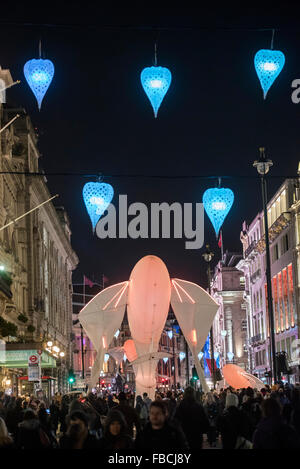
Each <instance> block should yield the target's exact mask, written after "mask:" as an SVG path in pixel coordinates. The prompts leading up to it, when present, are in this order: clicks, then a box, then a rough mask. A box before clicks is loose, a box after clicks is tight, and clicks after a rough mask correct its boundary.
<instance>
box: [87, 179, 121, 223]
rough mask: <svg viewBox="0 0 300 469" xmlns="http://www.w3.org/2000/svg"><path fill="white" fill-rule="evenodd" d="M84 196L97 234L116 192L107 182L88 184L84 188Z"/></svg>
mask: <svg viewBox="0 0 300 469" xmlns="http://www.w3.org/2000/svg"><path fill="white" fill-rule="evenodd" d="M82 195H83V200H84V203H85V206H86V209H87V212H88V214H89V217H90V219H91V222H92V226H93V232H95V228H96V225H97V223H98V221H99V219H100V217H101V216H102V215H103V213H104V212H105V210H106V209H107V207H108V206H109V204H110V202H111V201H112V198H113V196H114V190H113V188H112V186H111V185H110V184H106V183H105V182H87V183H86V184H85V185H84V187H83V191H82Z"/></svg>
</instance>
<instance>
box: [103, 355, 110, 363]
mask: <svg viewBox="0 0 300 469" xmlns="http://www.w3.org/2000/svg"><path fill="white" fill-rule="evenodd" d="M108 359H109V354H108V353H105V354H104V363H107V362H108Z"/></svg>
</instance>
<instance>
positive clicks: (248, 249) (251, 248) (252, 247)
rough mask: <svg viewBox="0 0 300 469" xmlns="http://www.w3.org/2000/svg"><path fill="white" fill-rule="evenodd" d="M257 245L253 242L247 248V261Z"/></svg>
mask: <svg viewBox="0 0 300 469" xmlns="http://www.w3.org/2000/svg"><path fill="white" fill-rule="evenodd" d="M256 245H257V242H256V241H252V243H251V244H250V245H249V246H248V247H247V249H246V251H245V259H246V258H247V257H248V256H249V254H250V253H251V252H252V251H253V249H254V248H255V246H256Z"/></svg>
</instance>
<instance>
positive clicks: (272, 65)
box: [254, 49, 285, 99]
mask: <svg viewBox="0 0 300 469" xmlns="http://www.w3.org/2000/svg"><path fill="white" fill-rule="evenodd" d="M284 63H285V57H284V54H283V52H281V51H280V50H270V49H261V50H259V51H258V52H257V53H256V54H255V58H254V66H255V70H256V73H257V76H258V79H259V81H260V84H261V87H262V89H263V93H264V99H266V97H267V93H268V91H269V89H270V88H271V86H272V84H273V83H274V81H275V80H276V78H277V77H278V75H279V73H280V72H281V70H282V69H283V66H284Z"/></svg>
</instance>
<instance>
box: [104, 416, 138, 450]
mask: <svg viewBox="0 0 300 469" xmlns="http://www.w3.org/2000/svg"><path fill="white" fill-rule="evenodd" d="M99 446H100V448H101V449H104V450H124V449H132V448H133V439H132V438H131V436H130V435H129V434H128V430H127V424H126V420H125V418H124V415H122V414H121V412H119V411H118V410H114V409H112V410H111V411H110V412H109V413H108V415H107V419H106V421H105V428H104V435H103V437H102V438H100V441H99Z"/></svg>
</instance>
